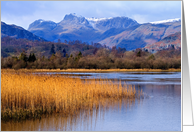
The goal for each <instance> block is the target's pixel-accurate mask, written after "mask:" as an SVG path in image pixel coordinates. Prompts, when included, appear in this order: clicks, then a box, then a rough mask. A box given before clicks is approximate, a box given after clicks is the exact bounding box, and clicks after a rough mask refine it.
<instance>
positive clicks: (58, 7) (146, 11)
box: [1, 1, 181, 29]
mask: <svg viewBox="0 0 194 132" xmlns="http://www.w3.org/2000/svg"><path fill="white" fill-rule="evenodd" d="M70 13H76V14H78V15H81V16H83V17H96V18H104V17H116V16H126V17H129V18H132V19H135V20H136V21H137V22H139V23H146V22H153V21H160V20H166V19H174V18H181V1H1V21H3V22H5V23H7V24H15V25H18V26H21V27H23V28H25V29H27V28H28V26H29V24H30V23H32V22H34V21H35V20H37V19H43V20H52V21H54V22H57V23H58V22H60V21H61V20H62V19H63V18H64V16H65V15H66V14H70Z"/></svg>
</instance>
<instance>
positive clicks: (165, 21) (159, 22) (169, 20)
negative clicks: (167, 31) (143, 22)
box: [149, 18, 181, 24]
mask: <svg viewBox="0 0 194 132" xmlns="http://www.w3.org/2000/svg"><path fill="white" fill-rule="evenodd" d="M180 20H181V19H180V18H175V19H168V20H162V21H155V22H149V23H151V24H161V23H167V22H176V21H180Z"/></svg>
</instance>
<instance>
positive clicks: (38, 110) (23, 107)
mask: <svg viewBox="0 0 194 132" xmlns="http://www.w3.org/2000/svg"><path fill="white" fill-rule="evenodd" d="M136 94H137V93H136V90H135V87H132V86H131V85H129V86H128V85H127V84H124V85H122V84H121V81H120V82H119V85H118V84H116V83H114V82H113V81H110V80H107V79H93V81H90V80H89V79H85V80H84V81H82V80H81V79H79V78H65V77H63V76H56V75H50V76H45V75H34V74H31V73H30V74H26V73H20V72H18V73H17V72H13V73H11V72H5V71H3V72H1V111H2V112H1V113H2V119H4V118H13V111H17V112H19V113H20V114H21V117H17V118H18V119H21V118H27V117H30V116H33V117H36V116H39V114H42V113H50V112H52V111H55V112H64V113H65V114H66V115H68V114H70V115H76V114H78V112H79V111H80V110H83V109H86V110H90V111H93V110H94V109H98V108H99V106H100V105H101V106H102V107H104V108H105V107H106V106H107V105H108V102H114V101H118V100H119V102H120V104H121V103H122V99H124V98H127V99H128V98H131V99H135V98H136V97H137V95H136ZM138 94H143V93H142V92H138ZM7 111H11V114H7V113H6V112H7Z"/></svg>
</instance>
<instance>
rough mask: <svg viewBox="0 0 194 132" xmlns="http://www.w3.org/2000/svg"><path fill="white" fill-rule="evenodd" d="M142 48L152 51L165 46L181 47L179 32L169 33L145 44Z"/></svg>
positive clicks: (165, 47)
mask: <svg viewBox="0 0 194 132" xmlns="http://www.w3.org/2000/svg"><path fill="white" fill-rule="evenodd" d="M144 48H145V49H147V50H148V51H149V52H152V53H154V52H156V51H159V50H163V49H167V48H174V49H178V48H181V32H176V33H174V34H171V35H169V36H167V37H165V38H163V39H162V40H160V41H159V42H156V43H153V44H150V45H147V46H145V47H144Z"/></svg>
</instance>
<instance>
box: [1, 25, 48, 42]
mask: <svg viewBox="0 0 194 132" xmlns="http://www.w3.org/2000/svg"><path fill="white" fill-rule="evenodd" d="M7 36H9V37H12V38H17V39H18V38H22V39H24V38H25V39H28V40H38V41H46V40H45V39H43V38H41V37H38V36H37V35H35V34H33V33H31V32H29V31H27V30H25V29H24V28H22V27H19V26H16V25H8V24H6V23H5V22H1V38H3V37H7Z"/></svg>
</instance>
